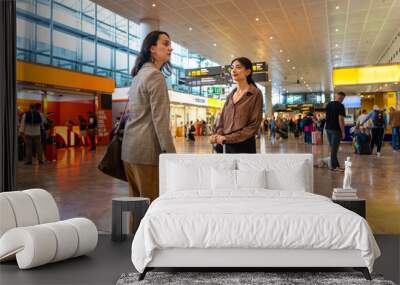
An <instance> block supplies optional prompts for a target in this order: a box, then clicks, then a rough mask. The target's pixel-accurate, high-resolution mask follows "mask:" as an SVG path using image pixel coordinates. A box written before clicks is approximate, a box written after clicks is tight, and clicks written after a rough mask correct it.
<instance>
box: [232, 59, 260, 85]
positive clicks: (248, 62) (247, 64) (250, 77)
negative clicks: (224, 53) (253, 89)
mask: <svg viewBox="0 0 400 285" xmlns="http://www.w3.org/2000/svg"><path fill="white" fill-rule="evenodd" d="M235 61H239V62H240V64H241V65H243V66H244V68H246V69H250V74H249V75H247V77H246V79H247V83H248V84H253V85H254V86H256V82H255V81H254V80H253V64H252V63H251V60H250V59H248V58H247V57H237V58H235V59H234V60H232V61H231V65H232V64H233V63H234V62H235Z"/></svg>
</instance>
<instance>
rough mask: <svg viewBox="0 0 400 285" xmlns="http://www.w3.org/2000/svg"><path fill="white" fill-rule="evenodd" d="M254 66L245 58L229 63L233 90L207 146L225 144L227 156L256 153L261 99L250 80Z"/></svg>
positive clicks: (258, 91) (259, 92)
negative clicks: (209, 144)
mask: <svg viewBox="0 0 400 285" xmlns="http://www.w3.org/2000/svg"><path fill="white" fill-rule="evenodd" d="M252 68H253V64H252V62H251V60H249V59H248V58H246V57H238V58H235V59H234V60H232V62H231V76H232V79H233V81H235V83H236V88H235V89H233V91H232V92H231V93H230V94H229V95H228V97H227V99H226V101H225V105H224V107H223V109H222V114H221V120H220V122H219V125H218V127H217V131H216V133H215V134H214V135H212V136H211V137H210V142H211V143H213V144H215V143H218V144H226V148H225V149H226V152H227V153H256V140H255V135H256V134H257V131H258V129H259V128H260V126H261V120H262V106H263V99H262V93H261V91H260V90H259V89H258V88H257V87H256V84H255V82H254V80H253V78H252V74H253V69H252Z"/></svg>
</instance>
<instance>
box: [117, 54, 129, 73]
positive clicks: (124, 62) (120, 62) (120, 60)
mask: <svg viewBox="0 0 400 285" xmlns="http://www.w3.org/2000/svg"><path fill="white" fill-rule="evenodd" d="M115 61H116V62H115V69H116V70H117V71H122V72H126V73H127V71H128V54H127V53H126V52H124V51H120V50H117V51H116V53H115Z"/></svg>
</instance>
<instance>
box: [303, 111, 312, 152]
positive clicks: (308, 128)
mask: <svg viewBox="0 0 400 285" xmlns="http://www.w3.org/2000/svg"><path fill="white" fill-rule="evenodd" d="M313 130H314V120H313V114H312V113H311V112H310V113H307V116H306V117H305V118H304V142H305V143H306V144H312V135H311V133H312V132H313Z"/></svg>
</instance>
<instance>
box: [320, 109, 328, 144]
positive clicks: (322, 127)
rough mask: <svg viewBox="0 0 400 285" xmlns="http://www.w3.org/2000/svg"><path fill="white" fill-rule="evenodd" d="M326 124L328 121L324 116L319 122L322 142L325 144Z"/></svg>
mask: <svg viewBox="0 0 400 285" xmlns="http://www.w3.org/2000/svg"><path fill="white" fill-rule="evenodd" d="M325 124H326V119H325V117H324V116H322V115H321V116H320V117H319V120H318V130H319V132H320V133H321V142H322V143H323V140H324V128H325Z"/></svg>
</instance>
